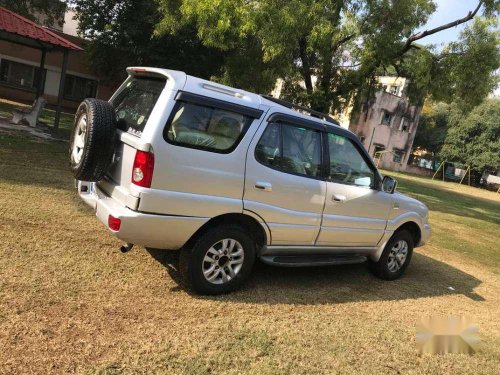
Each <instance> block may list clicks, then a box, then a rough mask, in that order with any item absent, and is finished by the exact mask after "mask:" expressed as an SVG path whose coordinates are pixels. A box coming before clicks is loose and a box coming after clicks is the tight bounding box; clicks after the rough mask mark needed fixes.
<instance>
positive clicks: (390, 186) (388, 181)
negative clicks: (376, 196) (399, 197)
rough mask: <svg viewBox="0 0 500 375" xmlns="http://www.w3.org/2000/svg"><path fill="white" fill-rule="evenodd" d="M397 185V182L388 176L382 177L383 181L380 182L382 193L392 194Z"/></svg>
mask: <svg viewBox="0 0 500 375" xmlns="http://www.w3.org/2000/svg"><path fill="white" fill-rule="evenodd" d="M397 185H398V182H397V181H396V180H395V179H393V178H392V177H389V176H384V179H383V180H382V191H384V192H386V193H389V194H394V190H396V186H397Z"/></svg>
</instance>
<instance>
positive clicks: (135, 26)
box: [72, 0, 223, 82]
mask: <svg viewBox="0 0 500 375" xmlns="http://www.w3.org/2000/svg"><path fill="white" fill-rule="evenodd" d="M72 3H73V5H74V6H75V11H76V19H77V21H78V22H79V32H80V34H81V36H83V37H84V38H85V39H87V40H89V42H90V43H88V46H87V48H86V51H87V54H88V60H89V63H90V65H91V67H92V69H93V71H94V72H95V73H96V74H97V75H98V76H100V77H101V79H102V80H104V81H111V82H116V81H119V80H121V79H123V77H124V76H125V75H126V72H125V68H126V67H127V66H131V65H132V66H133V65H148V66H157V67H162V68H170V69H178V70H183V71H186V72H187V73H190V74H193V75H196V76H199V77H203V78H210V76H211V75H213V74H215V73H220V71H221V69H220V66H221V62H222V61H223V59H222V56H221V52H220V51H218V50H216V49H214V48H210V47H206V46H204V45H202V43H201V42H200V40H199V39H198V37H197V35H196V30H195V28H194V27H193V26H192V25H190V24H189V23H185V24H183V25H182V27H181V28H180V29H179V33H178V34H176V35H162V36H154V35H153V31H154V27H155V25H156V24H157V23H158V22H159V21H160V19H161V16H160V14H159V12H158V8H157V5H156V4H155V2H153V1H150V0H121V1H114V0H74V1H72Z"/></svg>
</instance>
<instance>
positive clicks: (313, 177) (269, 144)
mask: <svg viewBox="0 0 500 375" xmlns="http://www.w3.org/2000/svg"><path fill="white" fill-rule="evenodd" d="M322 137H323V132H322V126H321V124H317V123H315V122H312V121H304V120H302V119H300V118H294V117H292V116H288V115H280V114H273V115H272V116H270V118H269V119H268V121H265V122H264V123H263V124H262V126H261V127H260V128H259V130H258V132H257V134H256V135H255V137H254V138H253V140H252V143H251V145H250V147H249V149H248V153H247V160H246V175H245V192H244V199H243V205H244V208H245V210H248V211H252V212H254V213H256V214H257V215H259V216H260V217H261V218H262V219H263V220H264V221H265V222H266V224H267V225H268V226H269V228H270V231H271V244H272V245H313V244H314V241H315V239H316V237H317V235H318V232H319V228H320V222H321V213H322V211H323V206H324V203H325V194H326V182H325V181H324V180H323V178H322V168H321V165H322V163H321V160H322V157H323V150H322V143H321V140H322Z"/></svg>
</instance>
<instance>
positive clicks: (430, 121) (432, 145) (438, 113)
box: [413, 100, 451, 156]
mask: <svg viewBox="0 0 500 375" xmlns="http://www.w3.org/2000/svg"><path fill="white" fill-rule="evenodd" d="M450 107H451V106H450V105H449V104H446V103H434V102H432V101H430V100H428V101H426V103H425V105H424V107H423V108H422V113H421V115H420V119H419V122H418V128H417V132H416V134H415V139H414V140H413V148H419V149H422V150H425V151H427V152H428V153H430V154H431V155H432V156H435V155H436V154H437V153H439V151H440V150H441V147H442V146H443V143H444V141H445V139H446V136H447V134H448V125H449V120H450V110H451V108H450Z"/></svg>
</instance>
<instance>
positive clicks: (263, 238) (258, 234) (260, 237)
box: [184, 213, 270, 249]
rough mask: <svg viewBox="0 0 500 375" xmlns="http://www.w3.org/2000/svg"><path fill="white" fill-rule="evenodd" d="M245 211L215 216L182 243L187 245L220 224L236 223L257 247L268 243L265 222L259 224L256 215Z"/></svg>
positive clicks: (190, 244)
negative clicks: (246, 232) (245, 231)
mask: <svg viewBox="0 0 500 375" xmlns="http://www.w3.org/2000/svg"><path fill="white" fill-rule="evenodd" d="M251 214H252V213H250V214H247V213H227V214H222V215H219V216H215V217H213V218H211V219H210V220H209V221H207V222H206V223H205V224H203V225H202V226H201V227H200V228H199V229H198V230H197V231H196V232H195V233H194V234H193V235H192V236H191V238H190V239H189V240H188V241H187V242H186V243H185V244H184V247H189V246H192V245H193V244H194V242H195V241H196V240H197V239H198V238H199V237H200V236H201V235H202V234H204V233H206V232H207V231H208V230H209V229H212V228H215V227H217V226H220V225H238V226H240V227H242V228H243V229H245V230H247V231H248V233H249V234H250V236H251V237H252V238H253V239H254V240H255V243H256V244H257V246H258V248H259V249H260V248H261V247H263V246H265V245H266V244H267V243H268V240H269V235H270V234H268V233H267V228H264V226H265V224H261V223H260V222H259V221H258V220H257V218H256V217H254V216H253V215H251Z"/></svg>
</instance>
